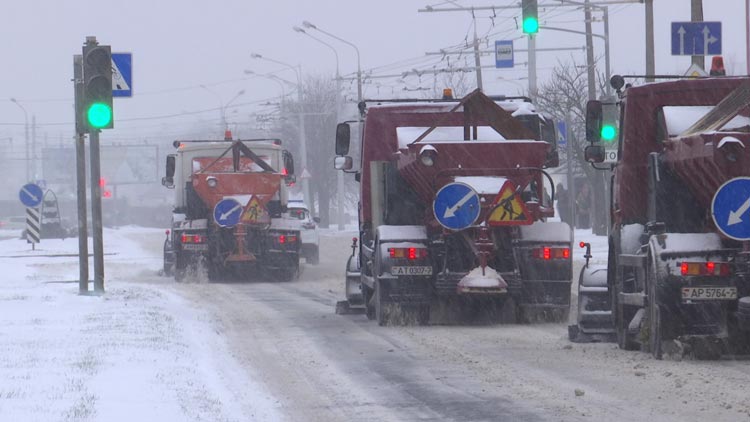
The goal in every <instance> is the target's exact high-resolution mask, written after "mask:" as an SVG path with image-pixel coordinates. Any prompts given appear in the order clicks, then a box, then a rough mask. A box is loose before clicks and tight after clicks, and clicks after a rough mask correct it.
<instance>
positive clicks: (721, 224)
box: [711, 177, 750, 240]
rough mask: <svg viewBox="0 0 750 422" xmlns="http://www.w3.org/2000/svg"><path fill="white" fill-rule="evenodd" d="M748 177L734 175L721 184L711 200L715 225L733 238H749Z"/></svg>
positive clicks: (749, 194) (749, 178) (749, 197)
mask: <svg viewBox="0 0 750 422" xmlns="http://www.w3.org/2000/svg"><path fill="white" fill-rule="evenodd" d="M748 210H750V177H736V178H734V179H732V180H730V181H728V182H726V183H724V184H723V185H721V187H720V188H719V189H718V190H717V191H716V193H715V194H714V199H713V201H711V215H712V216H713V218H714V223H715V224H716V227H718V228H719V230H721V232H722V233H724V234H725V235H727V236H728V237H731V238H732V239H735V240H750V213H748Z"/></svg>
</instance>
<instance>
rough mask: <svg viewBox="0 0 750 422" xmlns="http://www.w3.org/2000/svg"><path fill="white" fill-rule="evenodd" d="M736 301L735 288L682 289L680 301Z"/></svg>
mask: <svg viewBox="0 0 750 422" xmlns="http://www.w3.org/2000/svg"><path fill="white" fill-rule="evenodd" d="M731 299H737V288H736V287H683V288H682V300H731Z"/></svg>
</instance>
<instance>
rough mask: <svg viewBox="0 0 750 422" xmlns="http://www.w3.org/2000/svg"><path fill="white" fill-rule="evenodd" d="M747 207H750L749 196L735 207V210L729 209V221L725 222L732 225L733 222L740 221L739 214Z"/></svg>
mask: <svg viewBox="0 0 750 422" xmlns="http://www.w3.org/2000/svg"><path fill="white" fill-rule="evenodd" d="M748 209H750V198H747V199H746V200H745V202H744V203H743V204H742V205H740V207H739V208H737V211H729V221H728V222H727V225H728V226H732V225H734V224H738V223H741V222H742V217H741V215H742V214H744V213H745V212H746V211H747V210H748Z"/></svg>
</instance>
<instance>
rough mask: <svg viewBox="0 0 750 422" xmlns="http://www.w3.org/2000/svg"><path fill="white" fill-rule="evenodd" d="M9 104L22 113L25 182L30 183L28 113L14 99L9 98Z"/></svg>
mask: <svg viewBox="0 0 750 422" xmlns="http://www.w3.org/2000/svg"><path fill="white" fill-rule="evenodd" d="M10 102H12V103H13V104H15V105H17V106H18V107H19V108H20V109H21V110H22V111H23V120H24V127H23V140H24V142H25V143H26V181H27V182H28V181H31V171H30V167H29V164H30V162H31V160H30V157H29V113H27V112H26V108H25V107H24V106H22V105H21V103H19V102H18V100H16V99H15V98H11V99H10Z"/></svg>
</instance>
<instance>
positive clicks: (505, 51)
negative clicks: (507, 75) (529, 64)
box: [495, 40, 513, 68]
mask: <svg viewBox="0 0 750 422" xmlns="http://www.w3.org/2000/svg"><path fill="white" fill-rule="evenodd" d="M495 67H496V68H506V67H513V40H500V41H495Z"/></svg>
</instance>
